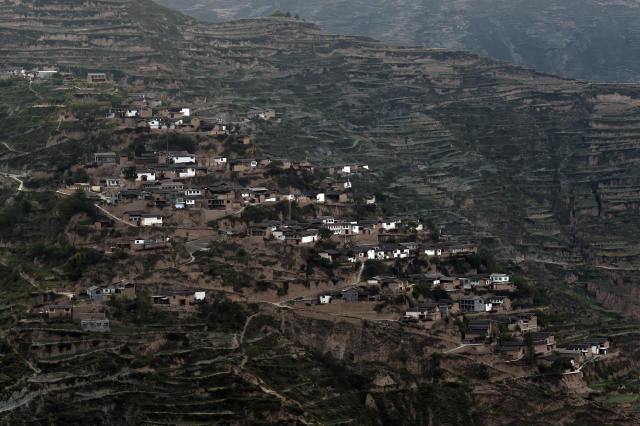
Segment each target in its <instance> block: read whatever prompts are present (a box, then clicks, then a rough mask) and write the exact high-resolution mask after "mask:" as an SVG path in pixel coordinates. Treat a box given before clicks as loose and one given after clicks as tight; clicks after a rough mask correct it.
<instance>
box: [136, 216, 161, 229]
mask: <svg viewBox="0 0 640 426" xmlns="http://www.w3.org/2000/svg"><path fill="white" fill-rule="evenodd" d="M140 225H142V226H162V216H156V215H144V216H142V219H141V220H140Z"/></svg>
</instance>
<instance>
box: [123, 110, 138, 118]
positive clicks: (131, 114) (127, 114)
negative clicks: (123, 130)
mask: <svg viewBox="0 0 640 426" xmlns="http://www.w3.org/2000/svg"><path fill="white" fill-rule="evenodd" d="M124 116H125V117H127V118H133V117H137V116H138V110H137V109H128V110H127V112H125V113H124Z"/></svg>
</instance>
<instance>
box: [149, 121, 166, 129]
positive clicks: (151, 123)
mask: <svg viewBox="0 0 640 426" xmlns="http://www.w3.org/2000/svg"><path fill="white" fill-rule="evenodd" d="M147 124H148V125H149V128H150V129H151V130H160V129H166V128H167V126H165V125H164V124H163V123H162V122H161V121H160V120H158V119H155V118H154V119H153V120H149V121H147Z"/></svg>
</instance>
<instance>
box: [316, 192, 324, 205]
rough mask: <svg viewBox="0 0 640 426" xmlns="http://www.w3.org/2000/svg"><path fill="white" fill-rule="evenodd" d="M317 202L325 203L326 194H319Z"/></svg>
mask: <svg viewBox="0 0 640 426" xmlns="http://www.w3.org/2000/svg"><path fill="white" fill-rule="evenodd" d="M316 201H317V202H318V203H324V193H322V192H321V193H319V194H318V195H316Z"/></svg>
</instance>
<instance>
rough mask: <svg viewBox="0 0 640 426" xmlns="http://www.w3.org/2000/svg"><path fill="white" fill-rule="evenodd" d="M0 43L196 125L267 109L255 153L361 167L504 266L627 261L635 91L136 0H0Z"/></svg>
mask: <svg viewBox="0 0 640 426" xmlns="http://www.w3.org/2000/svg"><path fill="white" fill-rule="evenodd" d="M62 21H64V22H65V25H64V26H63V25H56V23H57V22H62ZM0 36H1V37H2V39H3V40H4V41H5V43H4V45H3V46H2V47H0V66H2V67H11V66H23V65H28V64H38V65H45V64H47V65H58V66H59V67H61V68H62V69H69V70H72V71H74V72H76V73H78V74H81V75H82V74H83V73H84V72H86V71H89V70H101V71H106V72H108V73H109V74H110V75H111V76H112V77H113V78H114V79H115V80H117V81H118V82H120V83H123V84H128V85H130V86H131V87H132V90H140V91H158V92H160V93H166V94H169V95H171V96H173V97H177V98H178V99H183V100H185V101H187V102H189V103H190V104H192V105H195V107H196V109H197V110H198V111H199V112H200V113H201V114H203V115H216V114H217V113H219V112H231V113H235V114H238V115H239V116H242V115H244V114H246V111H247V110H248V109H249V108H250V107H252V106H267V105H268V106H274V107H275V108H276V109H277V111H278V114H279V116H280V117H281V118H282V121H281V122H280V123H279V124H278V123H265V124H262V125H256V126H254V127H253V128H252V131H253V133H254V135H253V140H255V141H256V142H257V144H258V145H259V146H260V147H261V148H262V149H263V150H264V151H266V152H270V153H273V154H285V153H286V154H287V156H289V157H298V158H308V159H312V160H314V161H317V162H325V163H334V162H342V161H346V160H358V161H362V162H367V163H369V164H371V166H372V168H375V169H376V170H377V171H379V172H380V176H381V177H380V181H379V182H368V183H367V182H364V183H363V185H365V186H366V185H367V184H369V185H370V187H369V188H368V189H381V190H383V191H386V192H387V193H389V194H390V195H391V196H392V197H394V199H395V200H396V201H398V202H397V203H395V204H396V205H397V206H398V211H399V212H405V211H406V212H412V213H418V214H421V215H430V216H436V217H437V219H438V221H439V222H440V223H441V224H442V225H444V227H445V231H446V232H448V233H451V234H467V235H469V238H475V239H479V240H481V241H482V243H483V244H485V245H488V246H491V247H492V248H493V249H495V250H497V251H499V252H500V253H501V254H502V255H503V256H505V257H509V258H515V259H519V260H523V261H531V262H542V263H544V264H560V265H564V266H566V267H567V268H568V272H567V275H569V274H573V273H578V274H580V273H581V272H580V271H582V270H584V268H585V267H592V266H595V267H598V268H601V269H603V270H606V271H609V270H612V271H617V272H616V273H620V274H624V273H625V272H624V271H626V270H629V269H634V268H637V267H638V266H639V265H640V257H639V253H640V252H639V250H638V245H637V241H638V237H639V236H640V235H639V232H638V231H639V229H638V225H639V224H640V223H639V222H638V217H639V216H638V207H639V204H638V197H639V194H640V192H639V191H638V187H639V183H640V179H639V176H638V169H637V167H636V166H637V164H638V161H639V160H640V151H639V148H640V144H639V142H640V139H639V137H640V135H639V134H638V131H639V130H638V129H639V128H640V127H639V126H638V121H639V120H640V116H638V106H639V105H640V104H639V102H640V87H636V86H633V85H624V86H616V85H597V84H589V83H585V82H579V81H572V80H567V79H561V78H556V77H553V76H549V75H545V74H540V73H537V72H534V71H531V70H525V69H521V68H517V67H512V66H509V65H506V64H504V63H499V62H496V61H493V60H490V59H486V58H481V57H478V56H475V55H472V54H467V53H459V52H451V51H446V50H433V49H422V48H407V47H391V46H388V45H385V44H383V43H380V42H376V41H373V40H371V39H364V38H358V37H345V36H335V35H328V34H326V33H323V32H322V31H321V30H319V29H318V28H317V27H316V26H314V25H312V24H309V23H305V22H301V21H299V20H288V19H283V18H268V19H258V20H255V19H254V20H242V21H235V22H228V23H218V24H206V23H202V22H199V21H196V20H194V19H192V18H189V17H186V16H183V15H180V14H178V13H175V12H172V11H170V10H168V9H163V8H161V7H158V6H156V5H155V4H153V3H151V2H148V1H141V2H126V1H125V2H113V1H104V0H103V1H99V0H98V1H94V2H90V3H82V4H81V5H80V4H77V3H75V2H70V1H68V0H56V1H53V2H48V3H47V5H46V6H44V5H43V4H42V3H41V2H36V1H22V2H16V1H5V2H2V3H1V4H0ZM16 148H17V149H20V147H19V146H17V147H16ZM371 185H373V187H371ZM615 279H616V278H613V277H605V278H604V280H605V281H608V282H612V280H615Z"/></svg>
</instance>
